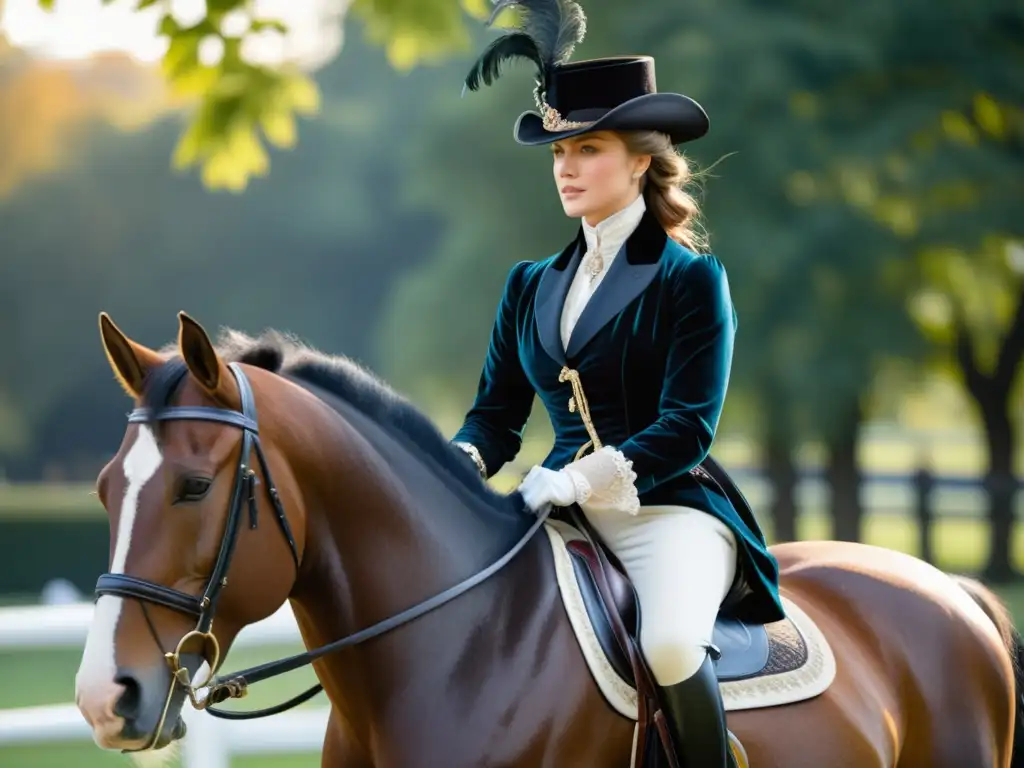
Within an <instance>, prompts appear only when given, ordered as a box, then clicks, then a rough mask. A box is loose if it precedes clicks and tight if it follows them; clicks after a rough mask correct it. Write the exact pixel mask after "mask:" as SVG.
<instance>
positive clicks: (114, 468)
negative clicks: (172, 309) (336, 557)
mask: <svg viewBox="0 0 1024 768" xmlns="http://www.w3.org/2000/svg"><path fill="white" fill-rule="evenodd" d="M179 321H180V324H179V334H178V352H179V354H180V360H179V359H178V357H177V356H175V355H168V356H164V355H163V354H161V353H159V352H156V351H154V350H152V349H148V348H146V347H145V346H143V345H141V344H138V343H136V342H134V341H132V340H131V339H129V338H128V337H127V336H125V335H124V334H123V333H122V332H121V331H120V330H119V329H118V328H117V326H115V325H114V323H113V322H112V321H111V320H110V319H109V318H108V317H107V316H106V315H105V314H102V315H101V316H100V333H101V336H102V340H103V347H104V350H105V352H106V355H107V358H108V360H109V362H110V364H111V367H112V368H113V370H114V373H115V375H116V377H117V380H118V381H119V382H120V384H121V386H122V387H123V388H124V389H125V391H126V392H127V393H128V394H129V395H130V396H131V397H132V398H133V399H134V400H135V401H136V406H137V407H136V410H135V411H134V412H133V414H132V416H131V417H130V418H129V423H128V426H127V429H126V431H125V435H124V440H123V442H122V444H121V447H120V449H119V450H118V452H117V454H116V455H115V456H114V458H113V459H112V460H111V461H110V463H109V464H107V465H106V467H104V469H103V470H102V472H101V473H100V475H99V478H98V481H97V492H98V494H99V498H100V501H101V502H102V503H103V506H104V507H105V508H106V510H107V514H108V516H109V519H110V560H109V573H108V574H105V575H104V576H102V577H101V578H100V581H99V583H98V584H97V594H98V596H99V597H98V600H97V602H96V607H95V613H94V617H93V622H92V626H91V627H90V629H89V635H88V639H87V641H86V645H85V651H84V653H83V656H82V662H81V666H80V667H79V670H78V675H77V677H76V681H75V682H76V700H77V703H78V707H79V709H80V710H81V712H82V714H83V715H84V716H85V718H86V720H87V721H88V722H89V724H90V725H91V726H92V729H93V734H94V739H95V741H96V743H97V744H98V745H99V746H101V747H105V748H109V749H121V750H126V751H138V750H146V749H154V748H161V747H163V746H166V745H167V744H169V743H171V742H172V741H174V740H175V739H177V738H179V737H180V736H181V735H183V733H184V727H183V725H182V722H181V719H180V711H181V707H182V704H183V703H184V701H185V699H186V697H187V696H188V693H189V687H188V686H189V682H190V681H191V682H195V683H199V684H201V683H202V682H203V681H204V680H205V679H207V674H212V673H213V671H215V669H216V667H217V665H218V664H219V663H220V661H221V660H222V659H223V657H224V655H225V654H226V653H227V650H228V648H229V646H230V644H231V642H232V641H233V639H234V637H235V636H236V635H237V633H238V631H239V630H240V629H241V628H242V627H244V626H245V625H246V624H249V623H252V622H254V621H258V620H260V619H263V618H265V617H267V616H269V615H270V614H271V613H273V612H274V611H275V610H276V609H277V608H278V607H279V606H280V605H281V604H282V603H283V602H284V601H285V600H286V599H287V597H288V595H289V592H290V591H291V590H292V587H293V585H294V583H295V579H296V574H297V564H298V562H299V559H300V557H299V556H300V553H301V552H302V547H303V541H304V537H305V536H304V534H305V526H304V511H303V508H302V505H301V499H300V498H299V495H298V493H297V492H296V491H295V488H296V487H297V484H296V482H295V480H294V477H293V476H292V474H291V471H290V468H289V466H288V465H287V463H285V461H284V460H283V457H282V456H281V455H280V454H279V453H277V452H276V451H275V447H274V444H273V434H272V432H271V433H270V434H268V433H267V432H266V431H264V432H260V433H259V435H257V431H256V412H255V410H254V408H255V395H254V391H253V390H254V389H256V388H258V387H259V386H260V385H262V386H263V387H264V388H268V387H272V386H273V382H274V380H275V377H273V376H272V375H271V374H268V373H265V372H262V371H254V370H253V369H251V368H248V367H247V368H246V369H245V370H246V371H248V372H249V373H253V374H254V376H253V378H254V381H253V382H252V384H250V382H249V378H248V376H247V375H246V373H243V372H242V368H240V367H236V366H229V365H228V364H227V363H225V361H224V360H223V359H222V358H221V356H220V355H219V354H218V352H217V351H216V350H215V348H214V345H213V344H212V343H211V341H210V338H209V336H208V335H207V333H206V332H205V331H204V330H203V328H202V327H201V326H200V325H199V324H198V323H196V322H195V321H194V320H192V319H190V318H189V317H188V316H186V315H184V314H183V313H182V314H180V315H179ZM264 394H265V395H267V396H266V397H265V398H264V397H261V398H260V400H261V405H264V404H265V406H264V410H263V412H261V414H260V416H261V417H262V418H261V420H260V426H261V427H265V426H267V424H268V423H271V422H273V419H271V418H268V414H271V413H272V412H273V409H275V408H277V409H278V411H279V412H281V409H286V408H287V402H286V398H283V397H277V396H276V395H275V396H270V395H269V393H268V392H267V391H266V390H265V391H264ZM172 400H173V404H172ZM281 400H285V402H280V401H281ZM277 421H278V423H279V424H280V423H282V422H284V420H283V419H278V420H277ZM264 460H265V463H264ZM268 470H269V474H270V477H268ZM278 484H279V485H278ZM275 485H276V492H275ZM284 510H287V511H288V515H289V518H287V519H286V518H285V517H284ZM257 522H258V523H259V524H257ZM227 584H239V585H244V589H237V588H236V589H225V588H224V587H225V586H226V585H227ZM214 619H216V620H215V621H214ZM197 673H198V674H197ZM197 678H201V679H197Z"/></svg>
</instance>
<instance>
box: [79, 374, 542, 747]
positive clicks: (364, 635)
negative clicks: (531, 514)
mask: <svg viewBox="0 0 1024 768" xmlns="http://www.w3.org/2000/svg"><path fill="white" fill-rule="evenodd" d="M228 367H229V368H230V370H231V373H232V374H233V375H234V378H235V381H236V382H237V383H238V391H239V393H240V396H241V407H242V410H241V412H239V411H233V410H228V409H223V408H212V407H206V406H168V407H166V408H163V409H159V410H158V411H156V412H154V411H152V410H151V409H149V408H137V409H135V410H134V411H132V412H131V413H130V414H129V416H128V421H129V423H134V424H147V423H152V422H156V421H168V420H186V421H197V420H198V421H211V422H219V423H221V424H227V425H229V426H233V427H237V428H238V429H240V430H241V431H242V451H241V454H240V455H239V460H238V462H239V463H238V468H237V471H236V474H235V485H234V490H233V492H232V495H231V501H230V506H229V508H228V519H227V524H226V526H225V529H224V536H223V538H222V540H221V546H220V551H219V552H218V555H217V560H216V562H215V564H214V566H213V570H212V571H211V573H210V577H209V579H208V580H207V583H206V587H205V589H204V590H203V593H202V594H201V595H199V596H196V595H191V594H188V593H187V592H181V591H179V590H176V589H172V588H170V587H166V586H164V585H162V584H156V583H154V582H151V581H148V580H146V579H141V578H138V577H135V576H130V575H128V574H124V573H105V574H103V575H101V576H100V577H99V579H98V580H97V582H96V589H95V595H96V597H100V596H101V595H115V596H118V597H123V598H132V599H135V600H139V601H142V603H143V604H145V603H147V602H148V603H152V604H155V605H159V606H162V607H164V608H168V609H170V610H172V611H176V612H177V613H183V614H185V615H188V616H195V617H196V627H195V629H193V630H191V631H189V632H187V633H186V634H185V635H184V636H183V637H182V638H181V640H180V641H179V642H178V644H177V646H176V648H175V649H174V651H172V652H165V653H164V658H165V660H166V661H167V664H168V666H169V667H170V669H171V683H170V685H169V686H168V691H167V699H166V701H165V704H164V714H163V717H162V718H161V720H160V723H159V725H158V727H157V728H156V730H155V732H154V734H153V739H154V740H156V739H157V738H159V734H160V732H161V730H162V729H163V725H164V718H166V715H167V712H168V710H169V708H170V702H171V699H172V697H173V696H174V692H175V690H176V689H177V688H178V687H179V686H180V687H181V688H183V689H185V691H186V692H187V694H188V697H189V700H190V701H191V703H192V706H193V707H195V708H196V709H200V710H206V711H207V712H209V713H210V714H211V715H213V716H215V717H219V718H222V719H226V720H250V719H255V718H260V717H267V716H269V715H275V714H278V713H279V712H284V711H287V710H289V709H291V708H293V707H296V706H298V705H299V704H302V703H303V702H306V701H308V700H309V699H311V698H313V697H314V696H315V695H317V694H318V693H320V691H322V690H323V686H322V685H321V684H319V683H318V684H317V685H314V686H313V687H311V688H309V689H308V690H306V691H304V692H303V693H300V694H299V695H298V696H295V697H293V698H291V699H289V700H287V701H285V702H282V703H281V704H277V705H275V706H272V707H267V708H265V709H259V710H253V711H249V712H235V711H231V710H223V709H218V708H216V707H214V706H213V705H214V704H220V703H221V702H223V701H226V700H227V699H233V698H242V697H244V696H245V695H246V694H247V692H248V687H249V686H250V685H252V684H253V683H258V682H261V681H263V680H267V679H269V678H272V677H277V676H278V675H282V674H284V673H286V672H291V671H293V670H296V669H300V668H301V667H305V666H308V665H309V664H311V663H312V662H314V661H316V660H317V659H319V658H322V657H324V656H327V655H328V654H331V653H334V652H335V651H338V650H341V649H342V648H348V647H351V646H354V645H358V644H360V643H363V642H365V641H367V640H370V639H372V638H374V637H378V636H380V635H383V634H385V633H387V632H390V631H391V630H393V629H396V628H397V627H400V626H402V625H404V624H408V623H409V622H411V621H413V620H414V619H416V618H419V617H420V616H422V615H423V614H425V613H428V612H429V611H432V610H434V609H435V608H438V607H440V606H442V605H444V604H445V603H447V602H450V601H451V600H454V599H455V598H456V597H459V596H460V595H462V594H463V593H465V592H467V591H469V590H470V589H472V588H473V587H475V586H477V585H478V584H480V583H481V582H483V581H486V580H487V579H488V578H490V577H491V576H493V575H494V574H495V573H497V572H498V571H500V570H501V569H502V568H504V567H505V566H506V565H507V564H508V563H509V562H510V561H511V560H512V559H513V558H514V557H515V556H516V555H517V554H519V552H520V551H521V550H522V549H523V547H525V546H526V544H527V543H528V542H529V541H530V539H532V538H533V536H534V534H535V533H536V532H537V531H538V530H540V527H541V526H542V525H543V524H544V521H545V520H546V519H547V518H548V516H549V514H550V512H551V508H550V506H547V507H546V508H545V509H544V510H542V511H540V512H538V513H537V515H536V518H537V519H536V520H535V521H534V522H533V523H532V524H531V525H530V528H529V530H527V531H526V533H525V534H523V536H522V538H521V539H520V540H519V541H518V542H516V544H515V545H514V546H513V547H512V548H511V549H509V550H508V551H507V552H506V553H505V554H504V555H502V556H501V557H500V558H499V559H498V560H496V561H495V562H493V563H492V564H491V565H489V566H487V567H486V568H484V569H483V570H481V571H479V572H477V573H475V574H473V575H472V576H470V577H469V578H467V579H465V580H463V581H461V582H459V583H458V584H456V585H454V586H452V587H449V588H448V589H446V590H444V591H443V592H441V593H439V594H437V595H435V596H433V597H431V598H428V599H427V600H424V601H423V602H420V603H418V604H416V605H414V606H412V607H410V608H407V609H406V610H404V611H402V612H401V613H398V614H396V615H394V616H391V617H389V618H387V619H384V620H383V621H380V622H378V623H376V624H374V625H372V626H369V627H366V628H365V629H361V630H359V631H357V632H354V633H353V634H351V635H348V636H346V637H342V638H339V639H338V640H335V641H333V642H331V643H328V644H327V645H323V646H321V647H319V648H315V649H313V650H307V651H304V652H302V653H297V654H295V655H294V656H289V657H287V658H284V659H279V660H277V661H271V662H267V663H265V664H259V665H257V666H254V667H249V668H248V669H243V670H241V671H239V672H234V673H232V674H230V675H225V676H218V677H216V678H214V677H213V675H214V673H215V672H216V670H217V668H218V666H219V665H220V662H221V658H220V645H219V643H218V642H217V638H216V636H215V635H214V634H213V620H214V614H215V613H216V610H217V601H218V599H219V597H220V595H221V593H222V591H223V589H224V588H225V587H227V585H228V579H227V573H228V570H229V569H230V566H231V558H232V555H233V554H234V548H235V544H236V542H237V539H238V532H239V530H240V529H241V527H242V517H243V513H244V512H245V511H246V510H248V513H249V528H250V529H255V528H256V527H257V523H258V520H259V508H258V505H257V495H256V486H257V484H258V480H257V477H256V472H255V470H254V469H253V468H252V462H251V457H252V453H253V452H254V451H255V454H256V459H257V461H258V462H259V465H260V470H261V472H262V473H263V483H264V485H265V487H266V491H267V495H268V497H269V498H270V502H271V506H272V508H273V513H274V518H275V520H276V522H277V525H278V527H279V528H280V529H281V532H282V533H283V534H284V537H285V540H286V541H287V542H288V546H289V548H290V550H291V554H292V560H293V563H294V565H295V571H296V577H297V576H298V572H299V567H300V558H299V554H298V549H297V547H296V544H295V537H294V536H293V535H292V531H291V527H290V526H289V524H288V518H287V517H286V515H285V512H284V507H283V505H282V503H281V499H280V496H279V495H278V491H277V488H276V487H275V485H274V481H273V479H272V478H271V475H270V468H269V466H268V465H267V461H266V457H265V456H264V453H263V449H262V447H261V445H260V440H259V426H258V423H257V418H256V401H255V398H254V396H253V392H252V386H251V385H250V384H249V380H248V378H247V377H246V376H245V373H244V372H243V370H242V369H241V367H240V366H239V365H238V364H236V363H229V364H228ZM186 373H187V369H185V368H184V367H183V368H182V371H181V373H180V377H183V376H184V375H185V374H186ZM193 639H197V640H200V641H202V643H203V656H204V658H205V660H206V662H207V663H208V664H209V666H210V675H209V677H208V678H207V680H206V681H205V682H204V683H203V684H202V685H193V683H192V681H191V680H190V678H189V673H188V670H187V669H186V668H185V667H183V666H182V665H181V654H182V653H183V649H184V647H185V645H186V644H187V643H188V642H189V641H191V640H193ZM210 657H212V658H210Z"/></svg>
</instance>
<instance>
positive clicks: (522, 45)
mask: <svg viewBox="0 0 1024 768" xmlns="http://www.w3.org/2000/svg"><path fill="white" fill-rule="evenodd" d="M513 7H516V8H517V9H518V11H519V24H518V26H517V27H515V28H513V29H514V31H511V32H508V33H506V34H504V35H502V36H501V37H499V38H497V39H496V40H494V41H492V42H491V44H490V45H488V46H487V48H486V49H484V52H483V53H481V54H480V57H479V58H478V59H477V60H476V62H475V63H474V64H473V67H472V69H470V71H469V74H467V75H466V81H465V87H466V88H468V89H469V90H471V91H476V90H479V88H480V86H481V84H483V85H491V84H492V83H493V82H494V81H495V80H496V79H497V78H498V77H499V76H500V74H501V66H502V65H503V64H506V63H508V62H509V61H511V60H513V59H516V58H524V59H529V60H530V61H532V62H534V64H536V65H537V87H536V88H535V89H534V91H533V97H534V101H536V103H537V109H538V111H539V112H540V115H541V118H542V119H543V121H544V128H545V129H546V130H548V131H566V130H573V129H575V128H584V127H586V126H587V125H589V123H586V122H576V121H573V120H566V119H564V118H563V117H562V115H561V114H559V112H558V110H557V109H555V108H554V107H552V106H551V105H550V104H548V102H547V100H546V93H547V90H548V87H549V84H550V82H551V75H552V72H553V71H554V69H555V68H557V67H559V66H561V65H562V64H565V63H566V62H567V61H568V60H569V57H570V56H572V53H573V51H574V50H575V48H576V46H577V45H578V44H579V43H581V42H583V37H584V35H585V34H586V32H587V18H586V16H585V15H584V13H583V9H582V8H581V7H580V6H579V4H578V3H575V2H572V0H495V5H494V10H493V11H491V15H490V17H489V18H488V19H487V24H486V26H488V27H490V26H491V25H493V24H494V21H495V19H496V18H497V17H498V15H499V14H500V13H501V12H502V11H504V10H506V9H508V8H513Z"/></svg>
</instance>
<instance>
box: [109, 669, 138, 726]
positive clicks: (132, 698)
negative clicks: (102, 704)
mask: <svg viewBox="0 0 1024 768" xmlns="http://www.w3.org/2000/svg"><path fill="white" fill-rule="evenodd" d="M114 682H116V683H117V684H118V685H122V686H124V693H122V694H121V698H119V699H118V700H117V702H116V703H115V704H114V714H115V715H117V716H118V717H123V718H124V719H125V720H127V721H129V722H130V721H132V720H134V719H135V718H137V717H138V716H139V704H140V702H141V700H142V688H141V686H140V685H139V681H138V680H136V679H135V678H134V677H132V676H131V675H128V674H121V675H118V676H117V677H116V678H115V679H114Z"/></svg>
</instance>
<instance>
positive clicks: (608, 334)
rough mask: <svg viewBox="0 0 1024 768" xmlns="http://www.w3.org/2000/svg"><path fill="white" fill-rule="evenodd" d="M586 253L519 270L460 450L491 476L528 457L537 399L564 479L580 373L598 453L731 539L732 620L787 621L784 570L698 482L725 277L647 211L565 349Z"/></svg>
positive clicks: (755, 530)
mask: <svg viewBox="0 0 1024 768" xmlns="http://www.w3.org/2000/svg"><path fill="white" fill-rule="evenodd" d="M585 252H586V243H585V239H584V235H583V230H582V227H581V229H580V232H579V235H578V236H577V238H576V240H575V241H573V242H572V243H570V244H569V245H568V246H567V247H566V248H565V249H564V250H563V251H562V252H561V253H559V254H556V255H554V256H551V257H549V258H547V259H545V260H543V261H539V262H530V261H523V262H519V263H518V264H516V265H515V266H514V267H512V269H511V271H510V273H509V276H508V279H507V281H506V284H505V289H504V293H503V295H502V297H501V302H500V305H499V307H498V312H497V318H496V321H495V325H494V328H493V331H492V333H491V340H490V346H489V348H488V350H487V356H486V359H485V362H484V366H483V371H482V373H481V377H480V383H479V387H478V391H477V395H476V399H475V402H474V404H473V406H472V408H471V409H470V411H469V413H468V414H467V415H466V419H465V421H464V423H463V425H462V428H461V429H460V430H459V431H458V433H457V434H456V435H455V436H454V437H453V438H452V440H453V441H457V442H465V443H470V444H472V445H473V446H475V448H476V450H477V451H478V452H479V456H480V458H481V459H482V460H483V463H484V465H485V467H486V474H487V475H488V476H491V475H493V474H494V473H496V472H497V471H498V470H499V469H501V467H502V466H503V465H504V464H506V463H507V462H509V461H511V460H512V459H513V458H515V456H516V454H517V453H518V452H519V449H520V447H521V445H522V436H523V429H524V427H525V424H526V421H527V419H528V417H529V415H530V411H531V408H532V405H533V400H534V395H535V394H536V395H538V396H539V397H540V399H541V401H542V402H543V403H544V406H545V408H546V409H547V412H548V416H549V418H550V419H551V424H552V426H553V428H554V434H555V441H554V445H553V446H552V449H551V451H550V453H549V454H548V456H547V457H546V458H545V460H544V462H543V466H545V467H547V468H549V469H555V470H557V469H561V468H562V467H564V466H565V465H567V464H569V463H571V462H572V461H573V460H574V459H575V458H576V452H577V451H578V450H579V449H580V447H581V446H583V445H584V444H585V443H586V442H587V441H588V440H589V439H590V436H589V434H588V432H587V429H586V427H585V425H584V422H583V420H582V419H581V417H580V413H579V412H575V413H572V412H570V411H569V408H568V403H569V399H570V398H571V397H572V395H573V391H572V385H571V383H570V382H568V381H560V380H559V374H560V373H561V372H562V369H563V367H568V368H570V369H574V370H576V371H577V372H578V374H579V380H580V384H581V385H582V389H583V393H584V395H585V397H586V400H587V402H588V404H589V408H590V416H591V419H592V421H593V425H594V428H595V431H596V432H597V434H598V436H599V437H600V440H601V442H602V443H603V444H605V445H608V446H612V447H614V448H616V449H618V450H619V451H621V452H622V453H623V454H624V455H625V457H626V458H627V459H628V460H630V461H632V463H633V471H634V472H636V475H637V479H636V488H637V492H638V494H639V499H640V504H641V505H645V506H647V505H680V506H685V507H692V508H695V509H699V510H702V511H705V512H708V513H709V514H711V515H714V516H715V517H717V518H718V519H720V520H721V521H722V522H723V523H725V524H726V525H727V526H728V527H729V528H730V529H731V530H732V531H733V533H734V534H735V536H736V541H737V545H738V547H737V549H738V553H739V572H740V573H742V574H743V582H744V585H743V592H742V594H741V595H739V596H738V599H737V600H735V601H733V606H732V608H731V610H730V611H729V613H730V615H732V616H735V617H736V618H738V619H740V620H743V621H749V622H753V623H767V622H771V621H776V620H779V619H781V618H783V616H784V611H783V608H782V605H781V602H780V601H779V593H778V564H777V562H776V560H775V558H774V557H773V556H772V555H771V554H770V553H769V552H768V549H767V545H766V543H765V540H764V536H763V534H762V533H761V530H760V527H759V526H758V524H757V521H756V520H755V519H754V517H753V515H752V514H751V513H750V512H749V510H747V509H743V510H738V509H737V508H736V507H735V506H734V505H733V504H732V503H731V502H730V501H729V499H728V498H727V497H726V496H725V495H724V494H723V493H722V491H721V489H720V488H719V487H718V486H717V485H716V484H715V483H711V482H706V481H705V480H703V479H702V478H701V477H700V476H699V474H698V475H695V474H692V473H691V472H690V470H692V469H694V468H695V467H697V466H698V465H699V464H700V463H701V462H702V461H703V460H704V459H705V457H706V456H707V455H708V452H709V451H710V448H711V444H712V442H713V439H714V436H715V430H716V429H717V426H718V420H719V417H720V415H721V412H722V406H723V404H724V401H725V396H726V390H727V388H728V383H729V374H730V369H731V365H732V354H733V340H734V337H735V333H736V327H737V320H736V313H735V310H734V308H733V304H732V299H731V296H730V293H729V284H728V279H727V277H726V273H725V269H724V267H723V266H722V264H721V262H720V261H719V260H718V259H717V258H716V257H714V256H710V255H698V254H696V253H694V252H692V251H690V250H688V249H687V248H685V247H683V246H682V245H680V244H678V243H676V242H675V241H674V240H672V239H670V238H669V237H668V236H667V235H666V233H665V231H664V229H663V228H662V227H661V225H660V224H659V223H658V221H657V219H656V218H655V217H654V216H653V214H652V213H651V211H649V210H648V211H646V212H645V213H644V215H643V217H642V218H641V219H640V223H639V224H638V225H637V227H636V229H635V230H634V231H633V233H632V234H631V235H630V236H629V237H628V239H627V240H626V242H625V243H624V245H623V246H622V250H621V251H620V252H619V253H618V255H617V256H616V258H615V259H614V261H613V262H612V264H611V266H610V267H609V271H608V274H607V275H606V276H605V278H604V280H603V281H602V282H601V284H600V285H599V286H598V287H597V290H596V291H595V293H594V295H593V297H592V298H591V299H590V300H589V302H588V303H587V305H586V307H585V309H584V310H583V313H582V314H581V315H580V317H579V320H578V321H577V323H576V325H575V328H574V329H573V331H572V334H571V336H570V337H569V342H568V345H567V347H563V344H562V340H561V337H560V318H561V314H562V306H563V304H564V302H565V297H566V294H567V292H568V290H569V286H570V284H571V283H572V281H573V277H574V275H575V273H576V269H577V268H578V266H579V264H580V260H581V259H582V257H583V255H584V254H585ZM623 256H624V257H625V258H623Z"/></svg>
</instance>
